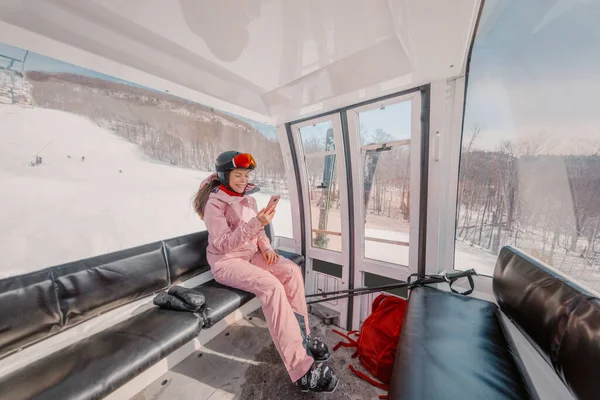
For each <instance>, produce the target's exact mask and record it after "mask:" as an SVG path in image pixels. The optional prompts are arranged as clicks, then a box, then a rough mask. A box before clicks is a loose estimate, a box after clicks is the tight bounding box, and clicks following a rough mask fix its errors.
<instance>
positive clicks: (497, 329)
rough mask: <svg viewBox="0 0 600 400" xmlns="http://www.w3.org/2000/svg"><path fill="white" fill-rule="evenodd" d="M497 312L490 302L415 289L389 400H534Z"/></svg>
mask: <svg viewBox="0 0 600 400" xmlns="http://www.w3.org/2000/svg"><path fill="white" fill-rule="evenodd" d="M497 312H498V307H497V306H496V305H495V304H494V303H490V302H488V301H484V300H479V299H476V298H472V297H467V296H461V295H458V294H454V293H451V292H447V291H443V290H439V289H435V288H432V287H418V288H415V289H413V290H412V291H411V293H410V300H409V302H408V309H407V313H406V317H405V320H404V324H403V328H402V335H401V340H400V342H399V345H398V350H397V353H396V361H395V364H394V376H393V378H392V382H391V385H390V393H389V394H390V396H389V398H390V399H486V400H491V399H515V400H517V399H519V400H521V399H530V398H532V394H531V393H530V392H529V389H528V385H527V384H526V381H525V378H524V376H523V374H522V371H521V368H520V367H519V366H518V362H517V360H516V359H515V357H514V355H515V354H516V351H514V349H513V348H512V346H511V345H510V343H508V342H507V340H506V338H505V335H504V332H503V330H502V327H501V325H500V323H499V321H498V319H497Z"/></svg>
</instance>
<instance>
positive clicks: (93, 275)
mask: <svg viewBox="0 0 600 400" xmlns="http://www.w3.org/2000/svg"><path fill="white" fill-rule="evenodd" d="M53 270H54V273H55V276H56V278H55V282H56V290H57V293H58V299H59V304H60V309H61V312H62V315H63V324H64V326H65V327H67V326H70V325H74V324H77V323H79V322H82V321H85V320H87V319H89V318H92V317H94V316H96V315H99V314H100V313H103V312H106V311H108V310H111V309H113V308H116V307H118V306H121V305H123V304H127V303H130V302H132V301H135V300H138V299H141V298H143V297H146V296H148V295H151V294H152V293H155V292H157V291H159V290H161V289H164V288H165V287H167V285H168V273H167V263H166V260H165V257H164V253H163V247H162V243H161V242H156V243H150V244H147V245H143V246H138V247H134V248H131V249H126V250H121V251H118V252H114V253H110V254H103V255H101V256H97V257H93V258H88V259H84V260H79V261H75V262H71V263H68V264H63V265H58V266H56V267H53Z"/></svg>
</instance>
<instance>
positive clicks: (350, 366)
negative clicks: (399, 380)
mask: <svg viewBox="0 0 600 400" xmlns="http://www.w3.org/2000/svg"><path fill="white" fill-rule="evenodd" d="M348 368H350V371H352V372H353V373H354V375H356V376H358V377H359V378H361V379H363V380H365V381H367V382H369V383H370V384H371V385H373V386H377V387H378V388H380V389H383V390H389V386H388V385H386V384H385V383H382V382H378V381H376V380H375V379H373V378H371V377H369V376H367V375H365V374H363V373H362V372H360V371H357V370H356V369H354V367H353V366H352V365H348Z"/></svg>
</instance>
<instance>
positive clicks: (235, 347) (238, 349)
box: [132, 309, 386, 400]
mask: <svg viewBox="0 0 600 400" xmlns="http://www.w3.org/2000/svg"><path fill="white" fill-rule="evenodd" d="M310 322H311V327H312V331H313V333H314V334H316V335H317V336H319V337H320V338H321V339H322V340H323V341H324V342H325V343H327V345H328V346H329V348H330V349H331V351H332V352H333V346H334V345H335V344H336V343H337V342H339V341H340V340H341V339H342V338H341V337H340V336H338V335H336V334H335V333H333V332H332V330H333V329H334V328H335V327H334V326H328V325H325V324H324V323H323V322H322V321H320V320H319V319H318V318H317V317H315V316H313V315H310ZM340 331H342V332H344V331H343V330H341V329H340ZM353 352H354V349H349V348H345V347H341V348H340V349H339V350H338V351H336V352H333V355H332V358H331V359H330V360H329V361H328V362H327V363H328V364H329V365H331V366H332V368H333V369H334V371H335V372H336V374H337V375H338V376H339V377H340V383H339V385H338V387H337V389H336V391H335V392H334V393H302V392H300V391H299V390H298V388H297V387H296V386H295V385H294V384H293V383H292V382H291V381H290V379H289V377H288V375H287V372H286V370H285V367H284V366H283V363H282V362H281V358H280V357H279V354H278V353H277V350H276V349H275V346H274V345H273V341H272V340H271V336H270V335H269V331H268V330H267V325H266V323H265V319H264V316H263V313H262V309H259V310H257V311H255V312H254V313H252V314H250V315H248V316H247V317H246V318H244V319H242V320H240V321H239V322H237V323H235V324H233V325H231V326H229V327H228V328H227V329H226V330H225V331H223V332H222V333H221V334H220V335H219V336H217V337H215V338H214V339H213V340H211V341H210V342H208V343H207V344H206V346H204V347H203V348H202V349H200V350H199V351H197V352H196V353H194V354H192V355H190V356H189V357H188V358H186V359H185V360H184V361H182V362H181V363H180V364H178V365H176V366H175V367H174V368H172V369H171V370H170V371H169V372H167V373H166V374H164V375H163V376H161V377H160V378H159V379H157V380H156V381H154V382H153V383H152V384H150V385H149V386H148V387H146V388H145V389H144V390H143V391H141V392H140V393H138V394H137V395H136V396H134V397H133V398H132V400H166V399H169V400H172V399H178V400H187V399H190V400H191V399H194V400H209V399H210V400H224V399H227V400H230V399H240V400H259V399H264V400H267V399H268V400H271V399H278V400H279V399H286V400H287V399H290V400H292V399H303V400H306V399H327V400H367V399H368V400H374V399H378V396H379V395H382V394H385V393H386V392H385V391H383V390H381V389H379V388H376V387H374V386H371V385H370V384H369V383H367V382H365V381H363V380H361V379H360V378H358V377H357V376H355V375H354V374H353V373H352V372H351V371H350V369H349V368H348V364H350V363H351V364H352V365H353V366H354V367H355V368H356V369H358V370H360V371H363V372H365V370H364V368H362V365H361V364H360V362H359V361H358V359H352V358H351V356H352V354H353ZM367 375H368V373H367Z"/></svg>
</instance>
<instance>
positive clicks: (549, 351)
mask: <svg viewBox="0 0 600 400" xmlns="http://www.w3.org/2000/svg"><path fill="white" fill-rule="evenodd" d="M493 291H494V295H495V298H496V301H497V303H498V305H496V304H495V303H492V302H489V301H484V300H480V299H476V298H472V297H467V296H461V295H457V294H453V293H450V292H447V291H443V290H439V289H436V288H432V287H418V288H415V289H413V290H412V291H411V293H410V297H409V302H408V309H407V313H406V317H405V321H404V325H403V329H402V334H401V337H400V341H399V344H398V350H397V354H396V361H395V364H394V371H393V377H392V381H391V385H390V392H389V399H427V400H436V399H486V400H489V399H537V398H539V397H538V393H537V392H536V389H535V387H534V385H533V383H532V380H531V377H530V375H529V374H528V371H527V370H526V368H525V367H524V365H523V362H522V359H521V358H520V356H519V352H518V351H517V349H516V347H515V343H514V342H513V341H512V339H511V335H510V334H509V333H508V327H507V325H506V324H507V323H513V324H514V325H515V326H516V327H517V328H518V330H520V332H521V333H522V334H523V335H524V336H525V337H526V338H527V340H528V341H529V342H530V343H531V345H532V346H533V347H534V348H535V349H536V350H537V351H538V352H539V354H540V355H541V356H542V357H543V358H544V359H545V360H546V362H547V363H548V364H549V365H550V366H551V367H552V369H554V371H555V372H556V374H557V375H558V377H559V378H560V379H561V380H562V382H563V383H564V384H565V385H566V387H567V388H568V389H569V390H570V392H571V393H572V394H573V396H574V397H575V398H578V399H599V398H600V300H599V299H598V296H597V295H595V294H592V293H590V292H589V291H587V290H585V289H584V288H582V287H580V286H578V285H577V284H575V283H573V282H572V281H570V280H568V279H566V278H564V277H562V276H561V275H559V274H558V273H556V272H555V271H554V270H552V269H550V268H548V267H546V266H545V265H543V264H542V263H540V262H538V261H537V260H535V259H533V258H531V257H529V256H527V255H526V254H524V253H522V252H521V251H519V250H517V249H515V248H513V247H510V246H507V247H504V248H503V249H502V251H501V253H500V255H499V257H498V260H497V263H496V267H495V271H494V277H493ZM502 314H504V315H506V317H508V319H509V320H510V322H508V321H505V319H504V318H502V317H501V315H502Z"/></svg>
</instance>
